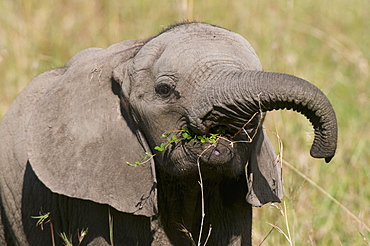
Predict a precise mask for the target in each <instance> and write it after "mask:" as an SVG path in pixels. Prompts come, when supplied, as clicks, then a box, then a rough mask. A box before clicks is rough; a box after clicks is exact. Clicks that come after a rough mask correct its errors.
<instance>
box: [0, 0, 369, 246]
mask: <svg viewBox="0 0 370 246" xmlns="http://www.w3.org/2000/svg"><path fill="white" fill-rule="evenodd" d="M0 11H1V14H0V37H1V38H0V75H1V79H0V117H2V116H3V115H4V114H5V112H6V110H7V109H8V107H9V105H10V104H11V102H12V101H13V100H14V98H15V97H16V95H17V94H18V93H19V92H20V91H21V90H22V89H23V88H24V87H25V86H26V85H27V83H28V82H29V81H30V80H31V79H32V78H33V77H35V76H36V75H37V74H39V73H41V72H43V71H46V70H48V69H52V68H55V67H58V66H62V65H63V64H64V63H65V62H66V61H67V60H68V59H69V58H70V57H71V56H72V55H73V54H75V53H77V52H78V51H80V50H82V49H84V48H87V47H103V48H104V47H107V46H109V45H110V44H113V43H116V42H119V41H121V40H124V39H134V38H144V37H148V36H150V35H152V34H155V33H157V32H159V31H160V30H162V29H163V28H164V27H165V26H166V25H169V24H173V23H174V22H178V21H181V20H184V19H190V20H198V21H204V22H209V23H212V24H216V25H220V26H223V27H225V28H228V29H230V30H232V31H235V32H238V33H240V34H241V35H243V36H244V37H245V38H246V39H248V40H249V41H250V42H251V44H252V46H253V47H254V48H255V50H256V52H257V54H258V55H259V57H260V60H261V62H262V64H263V66H264V69H265V70H267V71H277V72H286V73H291V74H294V75H296V76H299V77H302V78H304V79H307V80H309V81H310V82H312V83H313V84H315V85H316V86H318V87H319V88H321V89H322V90H323V91H324V93H325V94H326V95H327V96H328V97H329V99H330V100H331V102H332V104H333V106H334V109H335V110H336V113H337V117H338V124H339V148H338V151H337V154H336V156H335V158H334V159H333V160H332V162H331V163H330V164H326V163H324V161H322V160H315V159H313V158H311V157H310V156H309V146H310V144H311V141H312V136H313V133H312V129H311V126H310V124H309V122H308V121H307V120H306V119H305V118H304V117H302V116H301V115H298V114H297V113H294V112H288V111H278V112H272V113H269V114H268V116H267V119H266V124H265V125H266V128H267V129H269V130H270V131H272V132H275V133H277V134H278V136H279V137H280V138H281V140H282V142H283V144H284V151H283V154H284V159H285V160H287V161H289V163H291V164H292V165H293V166H294V167H295V168H296V169H297V170H299V171H300V172H301V173H303V174H304V175H305V176H306V177H308V178H309V179H310V180H312V181H314V183H316V184H318V185H319V186H320V187H321V188H322V189H323V190H325V191H326V192H328V193H329V194H330V195H331V196H332V197H334V198H335V199H336V200H337V201H338V202H339V203H340V204H342V205H343V206H344V207H345V208H347V209H348V210H349V211H350V212H351V213H352V214H353V215H355V216H357V218H358V219H359V220H360V221H361V223H359V220H355V219H353V217H351V216H350V215H349V214H348V213H347V212H346V211H345V210H344V209H343V207H341V206H339V205H338V204H337V203H335V202H333V200H332V199H330V198H329V197H328V196H327V195H325V194H324V193H322V192H321V191H320V190H319V189H318V188H317V187H315V186H313V185H312V184H311V183H310V182H308V181H307V179H305V178H303V177H302V176H300V175H299V174H297V172H295V171H294V170H293V169H291V168H289V167H287V166H286V165H283V173H284V187H285V198H284V202H285V209H284V213H285V215H288V216H286V217H284V218H282V215H281V213H280V210H278V209H276V208H275V207H273V206H269V205H267V206H264V207H262V208H256V209H255V210H254V229H253V238H254V244H255V245H259V244H260V242H262V241H263V244H262V245H289V244H292V245H365V244H367V243H369V238H370V234H369V232H368V230H367V229H366V227H367V226H369V224H370V186H369V185H368V183H369V180H370V166H369V162H370V151H369V150H368V148H369V147H368V146H370V136H369V133H368V131H369V126H370V124H369V122H370V111H369V101H370V100H369V95H370V65H369V58H370V48H369V47H370V17H369V16H370V1H363V0H352V1H345V0H328V1H311V0H302V1H294V0H276V1H267V0H261V1H245V0H234V1H222V0H202V1H192V0H172V1H170V0H167V1H166V0H158V1H149V0H125V1H87V0H81V1H62V0H54V1H36V0H14V1H11V0H3V1H0ZM270 137H271V139H272V141H273V143H274V145H275V146H276V148H277V149H276V150H277V152H278V151H279V147H278V146H279V140H278V138H277V137H276V135H275V134H272V133H270ZM0 141H1V140H0ZM268 223H270V224H268ZM363 223H365V225H367V226H364V224H363ZM272 225H273V226H272ZM286 225H289V238H290V242H288V240H287V239H286V237H285V235H284V233H279V230H278V229H277V228H280V229H282V230H283V231H284V232H285V234H286V235H287V230H286V228H287V227H286Z"/></svg>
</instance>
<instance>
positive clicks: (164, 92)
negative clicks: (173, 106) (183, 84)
mask: <svg viewBox="0 0 370 246" xmlns="http://www.w3.org/2000/svg"><path fill="white" fill-rule="evenodd" d="M174 89H175V86H174V85H169V84H165V83H161V84H158V85H157V86H156V87H155V91H156V92H157V94H159V95H160V96H161V97H163V98H167V97H169V96H170V95H171V94H172V92H173V91H174Z"/></svg>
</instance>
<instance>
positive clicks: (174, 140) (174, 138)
mask: <svg viewBox="0 0 370 246" xmlns="http://www.w3.org/2000/svg"><path fill="white" fill-rule="evenodd" d="M176 140H177V136H176V134H173V135H172V137H171V140H170V143H173V142H176Z"/></svg>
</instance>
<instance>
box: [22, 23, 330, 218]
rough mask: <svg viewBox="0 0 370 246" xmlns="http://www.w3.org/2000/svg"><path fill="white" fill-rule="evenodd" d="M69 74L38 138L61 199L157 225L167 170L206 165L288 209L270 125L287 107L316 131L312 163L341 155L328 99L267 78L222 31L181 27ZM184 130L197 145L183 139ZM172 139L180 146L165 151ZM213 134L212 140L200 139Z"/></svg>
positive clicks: (185, 171) (40, 112) (37, 150)
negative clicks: (274, 113)
mask: <svg viewBox="0 0 370 246" xmlns="http://www.w3.org/2000/svg"><path fill="white" fill-rule="evenodd" d="M58 71H59V72H58V74H56V75H55V78H54V77H53V80H52V82H51V83H50V84H49V85H48V88H47V89H46V90H45V92H43V91H38V92H36V91H34V92H33V93H34V94H35V95H36V94H40V93H41V94H42V96H39V95H38V97H39V98H40V99H39V100H38V102H37V103H36V105H35V107H34V108H33V112H34V113H33V114H32V116H31V117H30V119H29V124H28V130H27V132H28V142H27V145H28V156H29V161H30V164H31V166H32V168H33V170H34V171H35V173H36V175H37V176H38V178H39V179H40V180H41V181H42V182H43V183H44V184H45V185H46V186H47V187H48V188H49V189H50V190H51V191H53V192H55V193H59V194H63V195H67V196H70V197H77V198H82V199H88V200H92V201H95V202H98V203H104V204H109V205H111V206H113V207H114V208H116V209H118V210H119V211H123V212H128V213H135V214H142V215H146V216H151V215H154V214H155V213H156V211H157V208H156V206H157V205H156V184H157V174H156V173H157V172H164V173H167V174H168V175H172V176H176V177H186V176H189V175H196V174H197V172H198V171H197V165H198V163H199V165H200V167H201V169H202V172H203V174H204V175H205V177H206V178H210V179H217V178H218V177H222V176H227V177H235V178H238V177H244V175H246V174H245V172H247V177H246V178H247V179H248V184H249V193H248V195H247V201H248V202H249V203H251V204H253V205H257V206H260V205H262V204H264V203H266V202H270V201H279V199H280V198H281V197H282V184H281V177H280V175H281V173H280V164H279V163H278V162H277V160H276V155H275V153H274V150H273V148H272V145H271V143H270V141H269V139H268V138H267V135H266V133H265V131H264V129H263V119H264V116H265V112H266V111H271V110H278V109H284V108H286V109H293V110H295V111H298V112H300V113H302V114H303V115H305V116H306V117H307V118H308V119H309V120H310V121H311V123H312V124H313V127H314V129H315V139H314V142H313V145H312V148H311V155H312V156H313V157H315V158H325V160H326V161H327V162H329V161H330V160H331V158H332V157H333V156H334V154H335V150H336V141H337V126H336V118H335V114H334V111H333V108H332V106H331V104H330V102H329V101H328V99H327V98H326V97H325V95H324V94H323V93H322V92H321V91H320V90H319V89H318V88H316V87H315V86H314V85H312V84H310V83H309V82H307V81H305V80H303V79H300V78H297V77H294V76H291V75H287V74H279V73H271V72H264V71H262V66H261V64H260V62H259V59H258V57H257V55H256V53H255V51H254V50H253V48H252V47H251V46H250V44H249V43H248V42H247V41H246V40H245V39H244V38H242V37H241V36H240V35H238V34H235V33H233V32H231V31H228V30H225V29H222V28H219V27H215V26H211V25H208V24H203V23H185V24H180V25H175V26H173V27H170V28H168V29H166V30H165V31H163V32H162V33H160V34H159V35H156V36H153V37H150V38H148V39H143V40H131V41H124V42H121V43H118V44H115V45H113V46H110V47H108V48H107V49H88V50H85V51H82V52H81V53H79V54H77V55H76V56H74V57H73V58H72V59H71V60H70V61H69V62H68V63H67V64H66V66H65V67H64V68H61V69H60V70H58ZM34 83H39V82H37V79H36V80H35V82H34ZM184 127H186V128H184ZM181 129H187V131H188V133H189V134H191V135H192V136H193V137H191V138H190V139H181ZM182 131H183V130H182ZM167 132H173V134H178V135H179V137H178V140H179V141H173V142H171V143H169V144H168V145H167V147H166V148H165V150H164V151H162V152H158V151H156V150H155V146H159V145H161V144H162V143H163V141H165V140H164V139H163V138H161V136H162V134H163V133H167ZM220 132H222V133H220ZM211 134H215V135H216V136H217V137H218V139H216V141H214V142H212V143H210V142H206V143H201V142H200V141H199V140H198V141H196V138H195V137H194V136H203V135H205V136H210V135H211ZM152 155H155V156H154V157H153V158H148V159H146V163H144V164H142V165H139V166H137V167H131V166H129V165H127V164H126V163H127V162H130V163H134V162H135V161H140V160H141V159H142V158H143V157H145V156H152Z"/></svg>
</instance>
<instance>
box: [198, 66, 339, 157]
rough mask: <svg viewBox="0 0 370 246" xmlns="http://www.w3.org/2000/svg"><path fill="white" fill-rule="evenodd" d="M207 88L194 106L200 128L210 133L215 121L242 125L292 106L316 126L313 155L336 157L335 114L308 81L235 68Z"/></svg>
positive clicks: (324, 97)
mask: <svg viewBox="0 0 370 246" xmlns="http://www.w3.org/2000/svg"><path fill="white" fill-rule="evenodd" d="M210 87H211V88H212V89H211V88H210ZM206 90H207V91H208V92H209V91H212V94H211V95H207V96H206V97H205V96H201V97H199V98H198V100H196V101H195V103H194V104H193V105H194V106H193V107H192V116H193V119H196V120H195V122H193V124H194V125H195V126H196V127H197V128H198V129H201V130H202V131H206V132H207V131H208V130H209V128H210V127H212V126H214V125H215V124H217V123H216V122H218V124H220V122H227V121H228V122H231V124H233V125H234V126H236V127H242V126H243V125H244V124H245V122H247V121H248V119H250V118H251V117H252V116H253V115H254V114H255V113H256V112H266V111H272V110H279V109H292V110H294V111H297V112H300V113H301V114H303V115H305V116H306V117H307V118H308V119H309V120H310V122H311V123H312V125H313V127H314V130H315V138H314V141H313V144H312V147H311V151H310V154H311V156H312V157H315V158H325V160H326V162H329V161H330V160H331V159H332V158H333V156H334V154H335V150H336V146H337V121H336V116H335V113H334V110H333V107H332V106H331V104H330V102H329V100H328V99H327V97H326V96H325V95H324V93H323V92H322V91H320V90H319V89H318V88H317V87H316V86H314V85H313V84H311V83H309V82H308V81H306V80H303V79H300V78H298V77H295V76H292V75H288V74H281V73H272V72H263V71H235V72H232V73H228V75H226V76H219V77H218V78H217V79H215V80H213V81H212V83H209V84H208V88H206ZM201 94H202V95H204V93H201ZM221 124H222V123H221Z"/></svg>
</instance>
